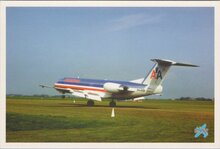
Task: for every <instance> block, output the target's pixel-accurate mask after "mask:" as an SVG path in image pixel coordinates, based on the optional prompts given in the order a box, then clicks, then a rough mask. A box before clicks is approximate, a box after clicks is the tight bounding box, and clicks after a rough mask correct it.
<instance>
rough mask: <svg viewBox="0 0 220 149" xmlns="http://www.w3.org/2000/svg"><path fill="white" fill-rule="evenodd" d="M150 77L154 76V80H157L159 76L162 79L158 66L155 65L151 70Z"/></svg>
mask: <svg viewBox="0 0 220 149" xmlns="http://www.w3.org/2000/svg"><path fill="white" fill-rule="evenodd" d="M150 78H151V79H152V78H154V79H155V80H158V79H159V78H160V79H161V80H162V73H161V70H160V69H159V68H158V67H156V68H155V69H154V70H153V71H152V73H151V76H150Z"/></svg>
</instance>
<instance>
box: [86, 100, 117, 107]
mask: <svg viewBox="0 0 220 149" xmlns="http://www.w3.org/2000/svg"><path fill="white" fill-rule="evenodd" d="M94 104H95V103H94V101H93V100H88V101H87V106H89V107H92V106H94ZM109 107H116V102H115V101H114V100H112V101H110V102H109Z"/></svg>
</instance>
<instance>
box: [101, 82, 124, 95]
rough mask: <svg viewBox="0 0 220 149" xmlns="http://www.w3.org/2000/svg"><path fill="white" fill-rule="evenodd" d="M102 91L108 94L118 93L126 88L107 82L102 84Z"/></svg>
mask: <svg viewBox="0 0 220 149" xmlns="http://www.w3.org/2000/svg"><path fill="white" fill-rule="evenodd" d="M104 89H105V90H107V91H108V92H110V93H119V92H121V91H123V90H125V89H126V88H125V87H123V86H122V85H121V84H118V83H111V82H108V83H105V84H104Z"/></svg>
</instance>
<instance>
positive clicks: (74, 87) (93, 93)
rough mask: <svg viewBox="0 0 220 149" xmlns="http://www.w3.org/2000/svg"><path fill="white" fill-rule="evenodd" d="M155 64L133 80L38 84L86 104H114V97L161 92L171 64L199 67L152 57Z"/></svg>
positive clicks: (71, 79) (61, 81)
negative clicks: (144, 73)
mask: <svg viewBox="0 0 220 149" xmlns="http://www.w3.org/2000/svg"><path fill="white" fill-rule="evenodd" d="M152 61H153V62H155V65H154V66H153V68H152V69H151V70H150V72H149V74H148V75H147V76H146V77H145V78H141V79H137V80H133V81H113V80H95V79H79V78H63V79H61V80H59V81H58V82H56V83H55V84H54V86H53V87H50V86H46V85H40V86H41V87H43V88H44V87H47V88H54V89H56V90H57V91H59V92H60V93H62V94H65V93H70V94H72V95H73V96H76V97H82V98H86V99H89V100H88V102H87V105H88V106H93V105H94V100H95V101H102V99H106V98H107V99H112V100H111V101H110V103H109V106H111V107H114V106H116V102H115V101H114V99H120V100H127V99H134V100H139V99H143V97H145V96H149V95H154V94H161V93H162V90H163V87H162V82H163V80H164V78H165V76H166V75H167V73H168V70H169V69H170V67H171V66H189V67H199V66H197V65H192V64H186V63H177V62H174V61H171V60H164V59H152ZM64 97H65V96H64Z"/></svg>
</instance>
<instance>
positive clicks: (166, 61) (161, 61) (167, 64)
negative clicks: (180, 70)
mask: <svg viewBox="0 0 220 149" xmlns="http://www.w3.org/2000/svg"><path fill="white" fill-rule="evenodd" d="M151 61H153V62H156V63H158V64H160V65H164V66H171V65H174V66H187V67H199V66H197V65H193V64H187V63H178V62H174V61H171V60H164V59H151Z"/></svg>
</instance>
